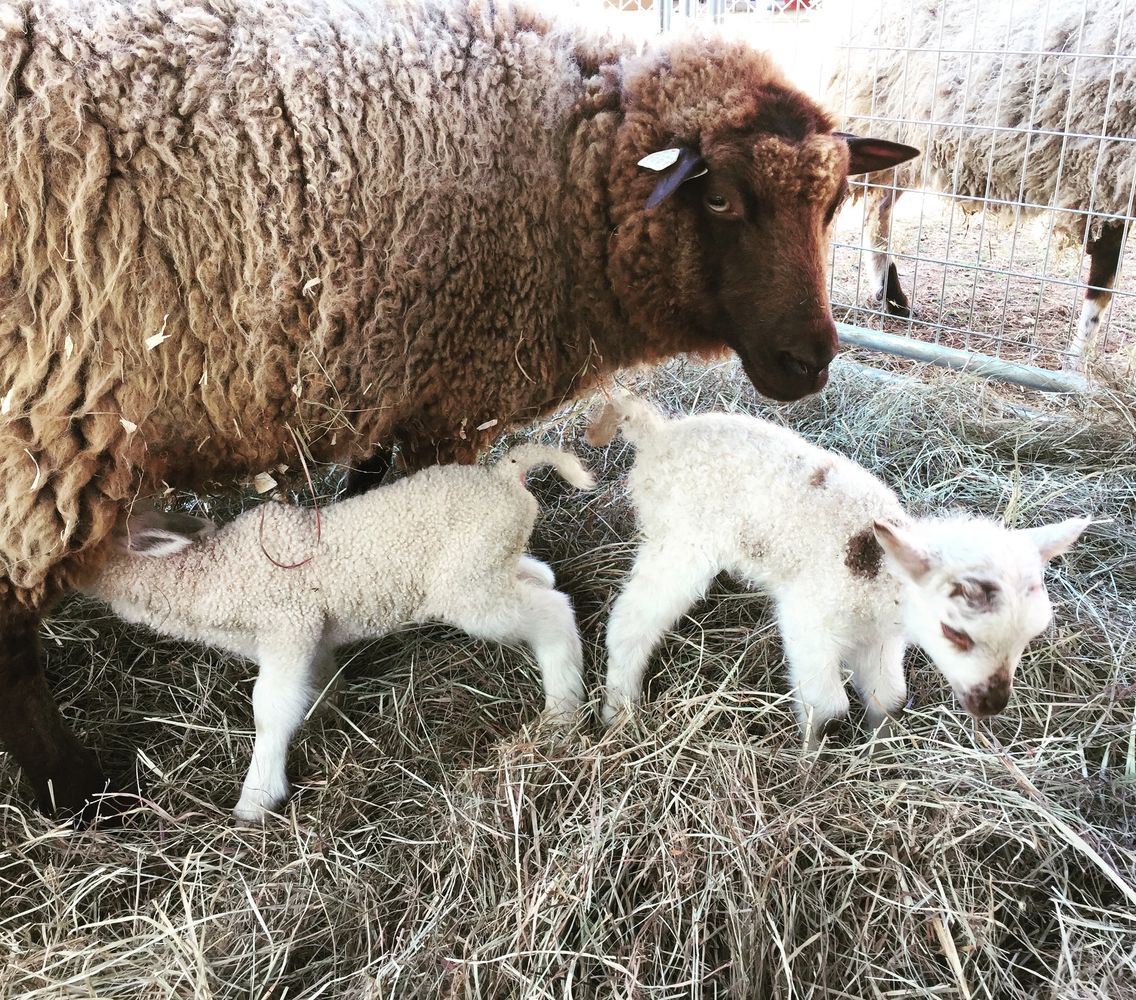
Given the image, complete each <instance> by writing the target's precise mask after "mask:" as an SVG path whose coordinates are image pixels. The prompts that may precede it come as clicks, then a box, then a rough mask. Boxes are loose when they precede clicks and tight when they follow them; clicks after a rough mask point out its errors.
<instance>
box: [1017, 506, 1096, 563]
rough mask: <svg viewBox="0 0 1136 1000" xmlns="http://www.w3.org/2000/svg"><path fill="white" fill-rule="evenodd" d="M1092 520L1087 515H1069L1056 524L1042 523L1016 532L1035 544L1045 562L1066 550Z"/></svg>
mask: <svg viewBox="0 0 1136 1000" xmlns="http://www.w3.org/2000/svg"><path fill="white" fill-rule="evenodd" d="M1092 523H1093V522H1092V521H1091V520H1090V519H1089V518H1087V517H1071V518H1069V519H1068V520H1067V521H1058V522H1057V523H1056V524H1043V525H1042V526H1041V527H1040V528H1024V529H1022V530H1020V531H1019V532H1018V534H1019V535H1023V536H1025V537H1026V538H1028V539H1029V540H1030V541H1031V542H1033V544H1034V545H1036V546H1037V551H1038V553H1039V554H1040V555H1041V558H1042V559H1043V560H1044V561H1045V562H1049V560H1050V559H1053V558H1054V557H1056V556H1059V555H1061V553H1062V552H1064V551H1066V550H1067V549H1068V548H1069V546H1071V545H1072V544H1073V543H1074V542H1075V541H1076V540H1077V539H1078V538H1080V537H1081V532H1082V531H1084V530H1085V529H1086V528H1087V527H1088V526H1089V525H1090V524H1092Z"/></svg>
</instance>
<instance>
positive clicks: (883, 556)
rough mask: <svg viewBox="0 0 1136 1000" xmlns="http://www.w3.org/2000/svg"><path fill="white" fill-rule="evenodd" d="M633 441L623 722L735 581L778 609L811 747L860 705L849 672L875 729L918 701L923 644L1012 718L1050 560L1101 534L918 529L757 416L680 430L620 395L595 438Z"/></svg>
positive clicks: (612, 624)
mask: <svg viewBox="0 0 1136 1000" xmlns="http://www.w3.org/2000/svg"><path fill="white" fill-rule="evenodd" d="M617 430H622V432H623V434H624V436H625V437H626V438H627V439H628V440H629V441H632V442H634V444H635V446H636V449H637V454H636V458H635V464H634V467H633V468H632V470H631V473H630V475H629V477H628V488H629V491H630V495H631V498H632V501H633V502H634V504H635V508H636V510H637V512H638V515H639V523H640V529H641V534H642V544H641V546H640V548H639V551H638V553H637V555H636V558H635V565H634V568H633V569H632V571H631V574H630V576H629V578H628V580H627V582H626V584H625V585H624V588H623V590H622V592H621V593H620V595H619V598H618V599H617V600H616V602H615V606H614V608H613V610H612V613H611V618H610V620H609V622H608V627H607V651H608V669H607V691H606V696H605V702H604V707H603V717H604V720H605V721H606V722H611V721H612V720H613V719H614V718H615V717H616V716H617V715H618V714H619V712H620V711H622V710H624V709H627V708H629V707H630V706H631V705H633V704H634V703H635V702H636V701H637V700H638V698H639V694H640V690H641V687H642V678H643V671H644V668H645V667H646V665H647V662H648V660H649V658H650V656H651V652H652V650H653V649H654V648H655V646H656V644H657V643H658V641H659V639H660V638H661V637H662V635H663V633H664V632H665V631H666V630H667V629H668V628H670V627H671V625H672V624H673V623H674V622H675V621H676V620H677V619H678V618H679V616H680V615H682V614H683V613H684V612H685V611H687V609H689V608H690V606H691V605H692V604H693V603H694V602H695V601H697V600H698V599H699V598H701V597H702V596H703V594H704V593H705V592H706V589H707V587H708V586H709V584H710V582H711V581H712V580H713V579H714V577H715V576H716V575H717V574H718V573H719V572H720V571H723V570H725V571H726V572H728V573H730V574H731V575H732V576H735V577H737V578H738V579H739V580H742V581H744V582H746V583H748V584H750V585H751V586H754V587H758V588H761V589H762V590H765V591H767V592H768V593H769V594H770V596H771V597H772V598H773V601H774V604H775V606H776V612H777V620H778V624H779V626H780V630H781V636H782V640H783V642H784V647H785V658H786V660H787V661H788V666H789V677H790V681H791V684H792V686H793V688H794V689H795V693H796V698H797V703H798V715H799V718H800V722H801V727H802V730H803V731H804V733H805V739H806V742H807V744H808V745H809V746H810V747H815V746H816V744H817V742H818V741H819V740H820V738H821V736H822V735H823V734H824V731H825V727H826V725H827V724H828V723H830V722H832V721H833V720H835V719H838V718H840V717H842V716H843V715H845V713H846V712H847V711H848V696H847V694H846V693H845V690H844V683H843V678H842V676H841V663H842V662H843V663H846V664H847V665H848V667H849V668H850V669H851V672H852V679H853V682H854V683H855V685H856V687H857V689H858V690H859V692H860V696H861V698H862V700H863V702H864V706H865V708H866V709H867V715H868V719H869V722H870V723H871V725H872V726H873V727H874V728H878V727H881V726H883V725H885V724H886V723H887V720H888V719H889V717H891V716H892V715H893V714H894V713H896V712H897V711H898V710H899V709H900V708H901V707H902V706H903V705H904V703H905V702H906V685H905V682H904V675H903V658H904V652H905V650H906V648H907V645H908V643H909V642H912V643H915V644H917V645H919V646H921V647H922V648H923V650H924V651H925V652H926V653H927V655H928V656H930V658H931V659H932V660H933V661H934V662H935V664H936V666H938V668H939V670H940V671H941V672H942V673H943V675H944V676H945V677H946V679H947V680H948V681H949V682H950V684H951V687H952V688H953V689H954V691H955V694H956V696H957V697H958V699H959V700H960V701H961V702H962V704H963V705H964V706H965V707H966V709H967V710H968V711H969V712H971V713H972V714H973V715H976V716H986V715H993V714H996V713H997V712H1000V711H1001V710H1002V709H1003V708H1004V707H1005V705H1006V702H1007V700H1008V699H1009V696H1010V688H1011V684H1012V682H1013V678H1014V671H1015V669H1016V668H1017V665H1018V662H1019V660H1020V659H1021V655H1022V652H1023V650H1024V649H1025V647H1026V644H1027V643H1028V642H1029V641H1030V640H1031V639H1032V638H1033V637H1034V636H1036V635H1037V634H1038V633H1039V632H1041V631H1042V629H1044V628H1045V627H1046V625H1047V624H1048V622H1049V619H1050V614H1051V611H1050V605H1049V597H1048V595H1047V593H1046V590H1045V586H1044V583H1043V580H1042V574H1043V568H1044V564H1045V562H1046V561H1047V560H1049V559H1052V558H1053V557H1054V556H1056V555H1058V554H1059V553H1061V552H1064V551H1065V550H1066V549H1067V548H1068V547H1069V546H1070V545H1072V544H1073V542H1074V541H1076V539H1077V537H1078V536H1079V535H1080V534H1081V532H1082V531H1083V530H1084V528H1085V526H1086V525H1087V524H1088V523H1089V522H1088V521H1087V520H1084V519H1081V518H1074V519H1071V520H1067V521H1062V522H1061V523H1058V524H1052V525H1048V526H1046V527H1040V528H1031V529H1028V530H1024V531H1010V530H1007V529H1006V528H1004V527H1002V526H1001V525H1000V524H997V523H996V522H993V521H989V520H985V519H980V518H974V517H966V516H951V517H942V518H918V519H917V518H911V517H908V516H907V515H906V514H905V513H904V510H903V508H902V507H901V506H900V504H899V501H898V499H897V498H896V496H895V494H894V493H893V492H892V491H891V490H889V489H888V488H887V487H886V486H884V485H883V483H881V482H880V481H879V480H877V479H876V478H875V477H874V476H872V475H871V474H870V473H868V472H867V471H866V470H864V469H862V468H861V467H860V466H858V465H856V464H855V463H854V462H851V461H849V460H848V459H846V458H843V457H841V456H840V455H835V454H833V453H831V452H827V451H824V450H822V449H821V448H817V447H815V446H814V445H811V444H809V443H808V442H807V441H805V440H804V439H803V438H801V437H799V436H798V435H797V434H794V433H793V432H792V431H789V430H786V429H785V428H782V427H777V426H775V425H773V424H770V423H767V422H766V421H763V420H759V419H756V418H753V417H747V416H741V415H736V414H724V413H713V414H703V415H700V416H692V417H685V418H682V419H677V420H665V419H663V417H662V416H660V414H659V413H658V412H657V411H656V410H654V409H653V408H652V407H651V406H649V405H648V404H646V403H645V402H643V401H641V400H638V399H635V398H633V397H624V396H621V397H618V398H616V399H615V400H613V401H612V402H609V403H608V404H607V405H606V406H605V407H604V408H603V410H602V412H601V413H600V414H599V415H598V417H597V418H596V419H595V420H593V422H592V425H591V427H590V428H589V430H588V439H589V442H590V443H592V444H596V445H603V444H606V443H607V442H608V441H610V440H611V438H612V437H613V436H614V434H615V433H616V431H617Z"/></svg>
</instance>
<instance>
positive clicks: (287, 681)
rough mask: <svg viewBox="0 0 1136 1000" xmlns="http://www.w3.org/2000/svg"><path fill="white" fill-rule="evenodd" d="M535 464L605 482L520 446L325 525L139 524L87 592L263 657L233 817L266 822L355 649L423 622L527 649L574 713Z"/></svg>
mask: <svg viewBox="0 0 1136 1000" xmlns="http://www.w3.org/2000/svg"><path fill="white" fill-rule="evenodd" d="M536 465H551V466H553V468H555V469H556V471H557V472H558V473H559V474H560V475H561V476H562V477H563V478H564V479H565V480H567V481H568V482H569V483H570V484H572V485H573V486H575V487H577V488H579V489H588V488H590V487H591V486H592V485H593V480H592V477H591V475H590V474H589V473H588V472H587V470H586V469H585V468H584V467H583V466H582V465H581V464H580V461H579V460H578V459H577V458H576V457H575V456H574V455H570V454H567V453H566V452H562V451H558V450H556V449H554V448H546V447H542V446H539V445H521V446H519V447H516V448H514V449H512V450H511V451H510V452H508V453H507V454H506V456H505V457H504V458H502V459H501V460H500V461H499V462H498V463H497V464H496V465H494V466H492V467H489V468H487V467H479V466H470V465H443V466H433V467H431V468H427V469H424V470H422V471H421V472H418V473H416V474H415V475H412V476H409V477H408V478H406V479H404V480H401V481H400V482H397V483H394V484H393V485H390V486H386V487H382V488H379V489H375V490H372V491H371V492H369V493H367V494H365V495H362V496H358V497H354V498H352V499H350V500H344V501H342V502H340V503H336V504H332V505H330V506H328V507H325V508H323V510H322V511H321V512H320V519H319V522H318V526H317V521H316V516H315V513H314V512H313V511H312V510H308V509H303V508H297V507H290V506H285V505H283V504H265V505H263V506H261V507H259V508H258V509H256V510H251V511H248V512H246V513H244V514H242V515H241V516H240V517H238V518H236V519H235V520H234V521H232V522H231V523H230V524H228V525H226V526H225V527H223V528H220V529H218V530H216V531H213V530H212V525H208V523H207V522H196V519H192V520H193V521H194V522H196V523H193V524H191V525H190V526H188V527H187V525H186V522H185V519H184V517H179V518H177V519H171V518H170V517H169V516H168V515H161V514H156V513H155V514H147V515H140V516H138V517H135V518H131V519H128V520H127V521H126V522H125V524H124V525H123V526H122V529H121V533H120V536H119V539H120V541H119V544H118V545H117V546H116V547H115V551H114V553H113V554H112V556H111V558H110V561H109V562H108V563H107V564H106V566H105V568H104V569H103V570H102V571H101V572H100V574H99V575H98V577H97V578H96V579H95V580H93V581H92V582H91V583H90V584H89V585H88V586H87V587H85V588H84V590H85V592H86V593H88V594H90V595H91V596H93V597H96V598H98V599H100V600H103V601H106V602H107V603H108V604H109V605H110V606H111V609H112V610H113V611H114V612H115V613H116V614H118V615H119V616H121V617H122V618H124V619H126V620H127V621H130V622H136V623H141V624H145V625H148V626H149V627H150V628H152V629H153V630H154V631H156V632H159V633H161V634H163V635H168V636H174V637H177V638H179V639H185V640H190V641H195V642H203V643H207V644H208V645H211V646H216V647H218V648H220V649H225V650H228V651H229V652H232V653H235V654H237V655H238V656H243V657H247V658H249V659H251V660H255V661H256V662H257V664H258V665H259V667H260V672H259V675H258V676H257V680H256V685H255V687H254V688H253V717H254V720H255V723H256V740H255V742H254V744H253V753H252V763H251V765H250V767H249V771H248V774H247V776H246V778H245V782H244V787H243V789H242V791H241V797H240V801H239V802H238V803H237V806H236V809H235V810H234V815H235V816H236V817H237V818H238V819H239V820H242V821H247V822H256V821H261V820H263V819H264V817H265V814H266V813H268V812H269V811H271V810H273V809H275V808H276V807H277V806H279V805H280V803H281V802H283V801H284V799H285V798H286V796H287V794H288V780H287V777H286V775H285V758H286V756H287V751H288V745H289V743H290V742H291V739H292V736H293V735H294V733H295V732H296V730H297V728H298V727H299V725H300V723H301V722H302V720H303V718H304V715H305V713H306V712H307V711H308V709H309V708H310V707H311V705H312V703H313V701H314V700H315V697H316V694H317V693H318V691H319V690H320V688H321V687H322V686H323V685H324V684H325V683H326V682H327V680H328V679H329V678H330V677H332V676H333V674H334V655H333V654H334V650H335V649H336V647H338V646H341V645H343V644H344V643H348V642H353V641H355V640H359V639H368V638H375V637H378V636H380V635H383V634H385V633H387V632H389V631H391V630H392V629H393V628H395V627H396V626H398V625H404V624H409V623H412V622H427V621H441V622H446V623H449V624H451V625H455V626H457V627H458V628H461V629H463V630H465V631H466V632H468V633H470V634H471V635H474V636H477V637H479V638H483V639H491V640H496V641H498V642H506V643H508V642H518V643H524V644H527V645H528V646H529V647H530V648H531V650H532V652H533V655H534V657H535V658H536V661H537V664H538V665H539V667H540V673H541V678H542V680H543V683H544V693H545V711H546V713H547V714H548V715H549V716H550V717H552V718H553V719H555V720H559V721H567V720H569V719H570V718H571V717H572V716H573V715H574V714H575V712H576V710H577V708H578V706H579V705H580V702H581V700H582V698H583V693H584V687H583V680H582V661H581V649H580V639H579V635H578V633H577V630H576V620H575V616H574V615H573V612H572V605H571V602H570V601H569V599H568V597H567V596H566V595H565V594H562V593H560V592H559V591H557V590H554V589H553V587H554V585H555V578H554V576H553V572H552V569H551V568H550V567H549V566H548V565H547V564H545V563H543V562H541V561H539V560H537V559H534V558H532V557H531V556H529V555H526V554H525V552H524V549H525V546H526V544H527V542H528V540H529V536H530V535H531V533H532V530H533V525H534V523H535V521H536V515H537V503H536V500H535V498H534V497H533V496H532V494H531V493H529V492H528V490H527V489H525V486H524V479H523V477H524V475H525V473H526V472H527V471H528V470H529V469H530V468H532V467H534V466H536ZM203 523H204V524H205V527H204V529H202V524H203Z"/></svg>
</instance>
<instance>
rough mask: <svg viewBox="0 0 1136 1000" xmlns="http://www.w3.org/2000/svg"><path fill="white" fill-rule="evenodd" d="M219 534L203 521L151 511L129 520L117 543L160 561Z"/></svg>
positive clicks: (184, 515)
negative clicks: (207, 537)
mask: <svg viewBox="0 0 1136 1000" xmlns="http://www.w3.org/2000/svg"><path fill="white" fill-rule="evenodd" d="M216 530H217V526H216V525H215V524H214V523H213V522H212V521H207V520H206V519H205V518H203V517H194V516H193V515H192V514H179V513H165V512H164V511H160V510H148V511H143V512H142V513H140V514H134V515H131V516H130V517H128V518H127V519H126V523H125V524H124V525H123V526H122V528H121V529H120V530H119V532H118V533H117V534H116V536H115V543H116V544H117V545H118V546H119V547H120V548H122V549H124V550H125V551H127V552H132V553H134V555H139V556H147V557H150V558H154V559H160V558H162V557H164V556H172V555H174V554H175V553H178V552H181V551H182V550H183V549H187V548H189V546H191V545H193V544H194V543H195V542H197V541H200V540H201V539H202V538H204V537H205V536H207V535H211V534H213V532H214V531H216Z"/></svg>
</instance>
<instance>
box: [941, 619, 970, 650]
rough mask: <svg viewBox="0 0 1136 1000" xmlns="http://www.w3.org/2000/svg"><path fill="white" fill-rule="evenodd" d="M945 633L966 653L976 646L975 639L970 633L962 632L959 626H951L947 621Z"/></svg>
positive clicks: (957, 647) (953, 643)
mask: <svg viewBox="0 0 1136 1000" xmlns="http://www.w3.org/2000/svg"><path fill="white" fill-rule="evenodd" d="M943 635H945V636H946V637H947V638H948V639H949V640H950V641H951V644H952V645H953V646H954V647H955V648H956V649H961V650H962V651H963V652H964V653H965V652H967V651H968V650H971V649H973V648H974V640H973V639H972V638H971V637H970V636H969V635H967V634H966V633H965V632H960V631H959V630H958V629H957V628H951V627H950V625H948V624H947V623H946V622H943Z"/></svg>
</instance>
